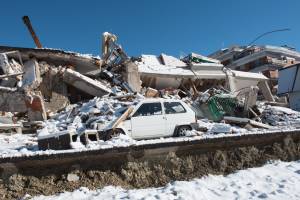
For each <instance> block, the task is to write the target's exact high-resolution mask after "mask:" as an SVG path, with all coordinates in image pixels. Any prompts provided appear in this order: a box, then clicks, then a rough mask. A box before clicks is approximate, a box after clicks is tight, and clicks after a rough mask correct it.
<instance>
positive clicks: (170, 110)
mask: <svg viewBox="0 0 300 200" xmlns="http://www.w3.org/2000/svg"><path fill="white" fill-rule="evenodd" d="M164 106H165V112H166V114H175V113H185V112H186V110H185V108H184V107H183V105H181V103H179V102H165V103H164Z"/></svg>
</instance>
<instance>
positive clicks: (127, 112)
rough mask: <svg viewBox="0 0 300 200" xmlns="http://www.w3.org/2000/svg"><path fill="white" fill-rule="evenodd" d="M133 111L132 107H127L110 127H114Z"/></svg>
mask: <svg viewBox="0 0 300 200" xmlns="http://www.w3.org/2000/svg"><path fill="white" fill-rule="evenodd" d="M132 111H133V107H129V108H128V109H127V110H126V111H125V112H124V113H123V114H122V115H121V116H120V117H119V118H118V119H117V120H116V121H115V122H114V124H113V125H112V129H115V128H116V127H117V126H118V125H119V124H120V123H121V122H122V121H124V120H125V119H126V118H127V117H128V116H129V115H130V114H131V113H132Z"/></svg>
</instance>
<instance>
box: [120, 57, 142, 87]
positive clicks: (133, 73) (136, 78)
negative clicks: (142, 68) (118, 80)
mask: <svg viewBox="0 0 300 200" xmlns="http://www.w3.org/2000/svg"><path fill="white" fill-rule="evenodd" d="M124 65H125V67H126V73H125V74H124V75H125V81H126V82H127V83H128V85H129V87H130V88H131V90H132V92H140V91H141V84H142V82H141V78H140V74H139V69H138V66H137V65H136V64H135V63H134V62H132V61H131V60H127V61H126V62H124Z"/></svg>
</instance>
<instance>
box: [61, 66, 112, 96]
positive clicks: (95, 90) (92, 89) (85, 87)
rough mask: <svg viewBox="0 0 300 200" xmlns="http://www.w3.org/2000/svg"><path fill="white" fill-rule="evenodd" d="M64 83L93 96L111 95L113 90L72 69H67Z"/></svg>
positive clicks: (64, 74)
mask: <svg viewBox="0 0 300 200" xmlns="http://www.w3.org/2000/svg"><path fill="white" fill-rule="evenodd" d="M63 81H64V82H66V83H67V84H69V85H72V86H73V87H75V88H77V89H79V90H81V91H83V92H85V93H87V94H90V95H93V96H97V97H102V96H103V95H106V94H109V93H111V89H110V88H108V87H106V86H105V85H104V84H102V83H101V82H100V81H96V80H94V79H91V78H89V77H87V76H84V75H82V74H80V73H79V72H76V71H74V70H72V69H66V70H65V71H64V73H63Z"/></svg>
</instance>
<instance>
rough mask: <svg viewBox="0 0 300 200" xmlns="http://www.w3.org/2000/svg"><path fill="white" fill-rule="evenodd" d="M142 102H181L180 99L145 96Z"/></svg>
mask: <svg viewBox="0 0 300 200" xmlns="http://www.w3.org/2000/svg"><path fill="white" fill-rule="evenodd" d="M142 102H143V103H147V102H149V103H150V102H182V101H181V100H180V99H164V98H145V99H143V100H142Z"/></svg>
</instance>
